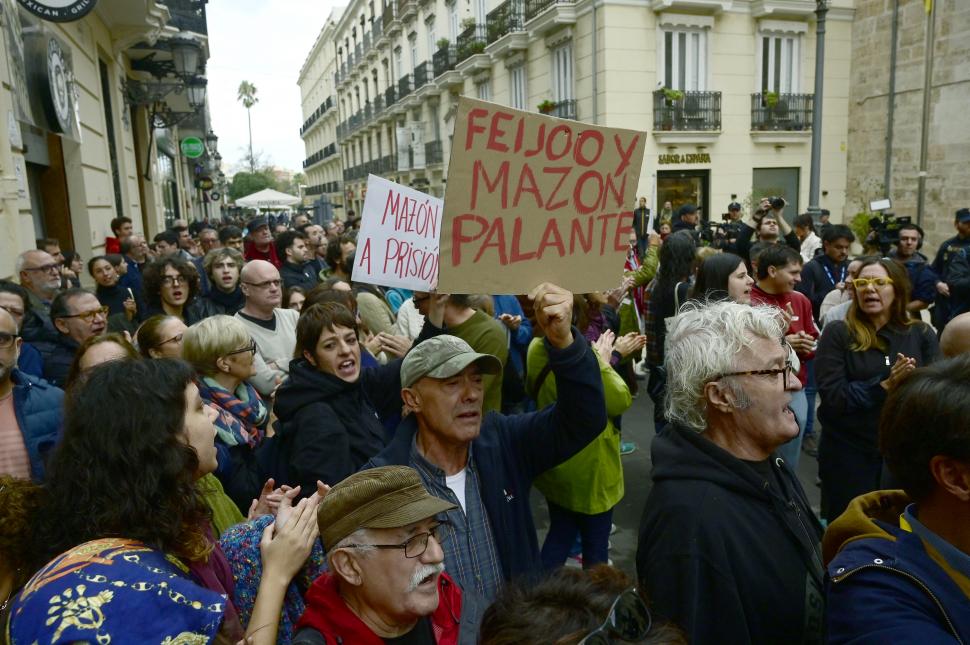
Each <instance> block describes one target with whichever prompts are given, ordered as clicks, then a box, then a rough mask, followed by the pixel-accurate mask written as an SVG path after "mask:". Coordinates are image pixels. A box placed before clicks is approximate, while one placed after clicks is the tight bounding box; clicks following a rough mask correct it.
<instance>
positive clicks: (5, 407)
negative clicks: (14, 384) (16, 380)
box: [0, 391, 30, 479]
mask: <svg viewBox="0 0 970 645" xmlns="http://www.w3.org/2000/svg"><path fill="white" fill-rule="evenodd" d="M0 475H8V476H10V477H15V478H17V479H30V454H29V453H28V452H27V444H25V443H24V435H23V433H21V431H20V424H19V423H17V413H16V412H15V411H14V407H13V392H12V391H11V392H10V394H8V395H7V396H5V397H3V398H2V399H0Z"/></svg>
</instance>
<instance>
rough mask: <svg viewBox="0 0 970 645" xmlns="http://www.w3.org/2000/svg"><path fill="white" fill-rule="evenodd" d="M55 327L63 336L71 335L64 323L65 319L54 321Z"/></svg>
mask: <svg viewBox="0 0 970 645" xmlns="http://www.w3.org/2000/svg"><path fill="white" fill-rule="evenodd" d="M54 327H56V328H57V331H59V332H61V333H62V334H69V333H71V330H70V328H68V326H67V323H66V322H64V319H63V318H57V319H55V320H54Z"/></svg>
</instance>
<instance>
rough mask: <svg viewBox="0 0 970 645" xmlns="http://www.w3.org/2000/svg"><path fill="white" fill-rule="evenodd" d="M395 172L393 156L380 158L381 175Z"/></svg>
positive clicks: (395, 163)
mask: <svg viewBox="0 0 970 645" xmlns="http://www.w3.org/2000/svg"><path fill="white" fill-rule="evenodd" d="M395 170H397V157H396V156H394V155H384V156H383V157H381V163H380V171H381V172H382V173H388V172H394V171H395Z"/></svg>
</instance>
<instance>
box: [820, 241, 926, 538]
mask: <svg viewBox="0 0 970 645" xmlns="http://www.w3.org/2000/svg"><path fill="white" fill-rule="evenodd" d="M853 287H854V290H855V300H854V301H853V303H852V305H850V307H849V313H848V315H847V316H846V319H845V321H844V322H842V321H834V322H830V323H829V324H828V325H827V326H826V329H825V333H824V334H822V338H821V340H820V341H819V346H818V350H817V354H816V359H815V360H816V363H815V370H816V371H815V373H816V376H817V377H818V390H819V394H820V395H821V397H822V403H821V405H820V406H819V410H818V418H819V421H821V423H822V427H823V428H824V429H825V432H824V433H823V435H822V439H821V442H820V445H819V451H818V453H819V454H818V471H819V477H820V478H821V479H822V510H821V514H822V517H823V518H825V519H826V520H829V521H831V520H834V519H835V518H836V517H838V516H839V515H841V514H842V512H843V511H844V510H845V508H846V506H847V505H848V504H849V502H850V501H851V500H852V498H854V497H857V496H859V495H862V494H864V493H869V492H872V491H874V490H878V489H879V478H880V474H881V472H882V457H881V456H880V455H879V451H878V449H877V439H878V423H879V414H880V412H881V411H882V408H883V403H884V402H885V400H886V394H887V392H889V391H890V390H892V388H893V387H895V386H896V385H897V384H898V383H900V382H901V381H902V380H903V378H904V377H905V376H906V375H907V374H908V373H909V372H911V371H913V370H914V369H915V368H917V367H922V366H924V365H929V364H930V363H932V362H933V361H934V360H935V359H936V356H937V353H938V351H939V348H938V345H937V340H936V334H934V333H933V330H932V329H931V328H930V327H929V325H926V324H924V323H922V322H920V321H915V320H913V319H912V318H911V317H910V316H909V315H908V313H907V312H906V303H907V302H908V301H909V280H908V279H907V277H906V271H905V270H904V269H903V267H901V266H900V265H899V264H897V263H896V262H893V261H892V260H890V259H888V258H885V259H883V258H874V257H870V258H865V259H864V260H863V261H862V263H861V269H860V271H859V277H858V278H856V279H855V280H853Z"/></svg>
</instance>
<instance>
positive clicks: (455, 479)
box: [445, 468, 468, 513]
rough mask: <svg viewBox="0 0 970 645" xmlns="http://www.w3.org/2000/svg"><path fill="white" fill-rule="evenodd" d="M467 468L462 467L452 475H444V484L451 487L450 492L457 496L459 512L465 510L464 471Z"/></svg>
mask: <svg viewBox="0 0 970 645" xmlns="http://www.w3.org/2000/svg"><path fill="white" fill-rule="evenodd" d="M466 470H468V469H467V468H462V469H461V470H460V471H459V472H457V473H455V474H454V475H446V476H445V484H446V485H447V486H448V488H450V489H451V492H453V493H454V494H455V497H457V498H458V504H459V505H460V506H461V512H462V513H464V512H465V471H466Z"/></svg>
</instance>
